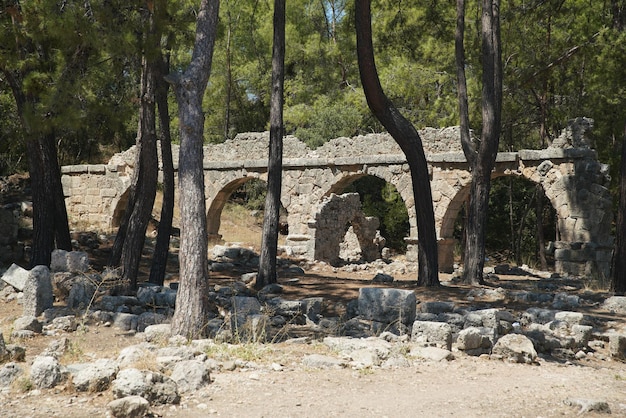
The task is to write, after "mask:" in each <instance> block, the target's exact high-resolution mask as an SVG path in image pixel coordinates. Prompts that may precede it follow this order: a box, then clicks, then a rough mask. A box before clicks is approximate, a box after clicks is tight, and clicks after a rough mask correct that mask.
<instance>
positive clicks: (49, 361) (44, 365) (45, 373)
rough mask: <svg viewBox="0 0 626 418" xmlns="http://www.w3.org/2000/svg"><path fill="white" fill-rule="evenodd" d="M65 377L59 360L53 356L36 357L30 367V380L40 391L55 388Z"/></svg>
mask: <svg viewBox="0 0 626 418" xmlns="http://www.w3.org/2000/svg"><path fill="white" fill-rule="evenodd" d="M62 379H63V375H62V373H61V365H60V364H59V362H58V360H57V359H56V358H54V357H51V356H38V357H35V360H34V361H33V364H32V366H31V367H30V380H31V381H32V382H33V384H34V385H35V386H36V387H37V388H40V389H49V388H53V387H55V386H56V385H57V384H59V383H60V382H61V380H62Z"/></svg>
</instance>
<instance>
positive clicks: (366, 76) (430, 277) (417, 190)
mask: <svg viewBox="0 0 626 418" xmlns="http://www.w3.org/2000/svg"><path fill="white" fill-rule="evenodd" d="M355 23H356V35H357V57H358V62H359V72H360V74H361V84H362V85H363V90H364V91H365V97H366V99H367V104H368V106H369V108H370V109H371V111H372V113H374V115H375V116H376V118H377V119H378V120H379V121H380V122H381V123H382V124H383V126H384V127H385V128H386V129H387V131H388V132H389V133H390V134H391V136H392V137H393V139H394V140H395V141H396V142H397V143H398V145H399V146H400V148H401V149H402V151H403V152H404V154H405V156H406V159H407V163H408V165H409V168H410V170H411V180H412V182H413V197H414V201H415V211H416V215H417V230H418V262H419V266H418V267H419V270H418V279H417V284H418V286H438V285H439V276H438V260H437V234H436V232H435V214H434V210H433V200H432V192H431V189H430V178H429V175H428V165H427V163H426V156H425V155H424V148H423V147H422V140H421V138H420V136H419V134H418V132H417V130H416V129H415V127H414V126H413V125H412V124H411V122H409V121H408V120H407V119H406V118H405V117H403V116H402V114H401V113H400V112H399V111H398V110H397V109H396V108H395V107H394V106H393V104H392V103H391V101H390V100H389V99H388V98H387V96H386V95H385V93H384V91H383V89H382V86H381V84H380V79H379V78H378V72H377V70H376V64H375V62H374V48H373V45H372V23H371V13H370V0H357V1H356V8H355Z"/></svg>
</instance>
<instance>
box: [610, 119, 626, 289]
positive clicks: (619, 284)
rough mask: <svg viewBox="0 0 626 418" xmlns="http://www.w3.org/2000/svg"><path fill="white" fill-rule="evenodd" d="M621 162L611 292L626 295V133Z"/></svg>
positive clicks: (623, 139)
mask: <svg viewBox="0 0 626 418" xmlns="http://www.w3.org/2000/svg"><path fill="white" fill-rule="evenodd" d="M621 157H622V159H621V161H620V178H619V205H618V207H617V221H616V224H615V231H616V233H615V250H614V251H613V262H612V263H611V264H612V266H611V267H612V268H611V291H612V292H615V294H617V295H624V294H626V131H625V134H624V136H623V137H622V156H621Z"/></svg>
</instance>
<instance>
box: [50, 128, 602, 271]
mask: <svg viewBox="0 0 626 418" xmlns="http://www.w3.org/2000/svg"><path fill="white" fill-rule="evenodd" d="M590 122H592V121H590V120H588V119H584V118H578V119H576V120H573V121H571V122H570V124H569V126H568V128H567V129H566V130H564V132H563V133H562V134H561V136H560V137H559V138H558V139H557V140H555V141H554V143H553V144H552V145H551V146H550V147H548V148H546V149H541V150H520V151H518V152H508V153H499V154H498V157H497V162H496V167H495V170H494V172H493V177H494V178H495V177H499V176H520V177H523V178H525V179H528V180H530V181H532V182H535V183H537V184H540V185H541V186H542V188H543V190H544V192H545V195H546V196H547V197H548V199H549V200H550V202H551V203H552V206H553V207H554V209H555V211H556V215H557V229H558V236H557V237H555V238H554V239H555V242H554V245H555V249H556V250H555V259H556V269H557V271H558V272H560V273H567V274H575V275H591V274H604V275H607V274H608V271H609V265H610V261H611V251H612V238H611V236H610V226H611V221H612V212H611V197H610V194H609V191H608V189H607V187H606V186H607V183H608V175H607V171H608V170H607V166H606V165H603V164H600V163H599V162H598V161H597V156H596V152H595V151H594V150H593V149H591V148H590V147H589V144H588V143H587V138H586V137H585V131H586V130H587V129H588V128H589V123H590ZM420 135H421V137H422V141H423V143H424V149H425V151H426V155H427V160H428V163H429V167H430V173H431V187H432V194H433V204H434V209H435V218H436V229H437V235H438V238H439V257H440V262H439V265H440V268H441V270H442V271H451V269H452V265H453V249H454V245H455V242H454V239H453V229H454V222H455V219H456V218H457V214H458V212H459V210H460V209H461V207H462V205H463V202H464V201H465V200H466V199H467V197H468V194H469V186H470V182H471V176H470V173H469V172H468V166H467V162H466V160H465V157H464V155H463V153H462V151H461V147H460V140H459V133H458V128H445V129H441V130H437V129H432V128H429V129H425V130H422V131H420ZM268 138H269V134H268V133H267V132H266V133H247V134H240V135H238V136H237V137H236V138H235V139H233V140H229V141H226V142H225V143H223V144H219V145H210V146H206V147H205V150H204V155H205V160H204V172H205V192H206V198H207V208H208V213H207V220H208V233H209V236H210V237H212V238H219V237H220V236H219V229H220V215H221V212H222V209H223V208H224V204H225V203H226V201H227V200H228V198H229V196H230V195H231V193H232V192H233V191H234V190H236V189H237V188H238V187H239V186H241V185H242V184H243V183H245V182H246V181H248V180H250V179H262V180H265V179H266V177H267V148H268ZM177 151H178V150H177V149H175V150H174V154H175V155H174V161H175V164H176V166H177V165H178V164H179V162H178V152H177ZM182 163H184V162H180V164H182ZM133 166H134V147H133V148H131V149H130V150H128V151H126V152H124V153H121V154H116V155H115V156H114V157H113V158H112V159H111V160H110V162H109V164H106V165H79V166H66V167H63V168H62V173H63V178H62V181H63V187H64V192H65V196H66V203H67V208H68V213H69V216H70V218H71V222H73V223H74V224H79V225H80V226H81V227H83V228H86V229H95V230H111V229H113V228H115V227H117V226H118V225H119V220H120V215H121V213H122V212H123V210H124V209H125V204H126V199H127V193H128V188H129V185H130V179H131V174H132V171H133ZM283 168H284V173H283V186H282V187H283V189H282V198H281V200H282V205H283V206H284V208H285V209H286V211H287V213H288V217H287V220H288V225H289V235H288V237H287V244H288V245H287V249H288V251H291V252H293V253H294V254H300V255H303V256H305V257H308V258H311V259H312V258H315V257H316V255H320V254H325V253H327V251H326V252H325V251H323V248H324V247H325V246H326V245H328V243H329V242H336V241H337V237H333V236H329V235H332V234H337V233H339V234H343V231H345V228H329V227H328V224H329V221H328V217H329V216H332V215H330V212H331V211H329V210H328V209H325V208H326V206H327V205H328V204H329V201H330V200H332V196H335V195H339V194H341V193H343V190H344V189H345V188H346V186H347V185H349V184H350V183H352V182H353V181H355V180H356V179H358V178H360V177H362V176H366V175H370V176H376V177H380V178H381V179H384V180H385V181H387V182H389V183H391V184H393V185H394V186H395V187H396V189H397V190H398V192H399V193H400V195H401V196H402V198H403V199H404V202H405V203H406V207H407V211H408V213H409V218H410V219H409V221H410V236H408V237H405V239H406V240H407V242H408V244H409V251H408V253H407V256H408V257H409V258H410V259H411V257H413V258H412V259H413V260H415V258H414V257H415V251H416V248H417V245H416V243H417V239H418V237H417V222H416V218H415V209H414V200H413V193H412V188H411V178H410V174H409V169H408V165H407V163H406V160H405V157H404V155H403V154H402V152H401V150H400V149H399V147H398V146H397V145H396V143H395V142H394V141H393V139H392V138H391V137H390V136H389V135H387V134H370V135H366V136H358V137H354V138H337V139H333V140H331V141H330V142H328V143H326V144H325V145H323V146H322V147H320V148H318V149H316V150H311V149H309V148H308V147H307V146H306V145H305V144H304V143H302V142H301V141H299V140H298V139H297V138H295V137H286V138H285V142H284V159H283ZM417 198H418V199H419V198H420V197H419V196H417ZM342 216H343V218H342V219H340V220H339V221H338V222H348V223H350V222H352V221H353V220H354V219H361V220H363V219H364V218H363V217H362V216H361V217H352V218H353V219H352V218H350V219H349V218H346V217H345V214H344V215H342ZM351 216H352V215H351ZM363 222H365V221H363ZM363 222H361V223H363ZM367 222H369V221H367ZM368 228H369V227H368ZM368 228H360V227H357V228H355V230H363V229H368ZM369 229H371V228H369ZM337 231H339V232H337ZM548 239H550V238H548Z"/></svg>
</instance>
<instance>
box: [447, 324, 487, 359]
mask: <svg viewBox="0 0 626 418" xmlns="http://www.w3.org/2000/svg"><path fill="white" fill-rule="evenodd" d="M494 339H495V330H494V329H493V328H484V327H482V328H479V327H469V328H465V329H463V330H461V331H460V332H459V335H458V336H457V339H456V346H457V348H458V349H459V350H461V351H465V352H466V353H467V354H470V355H480V354H487V353H489V351H490V350H491V347H492V345H493V341H494Z"/></svg>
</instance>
